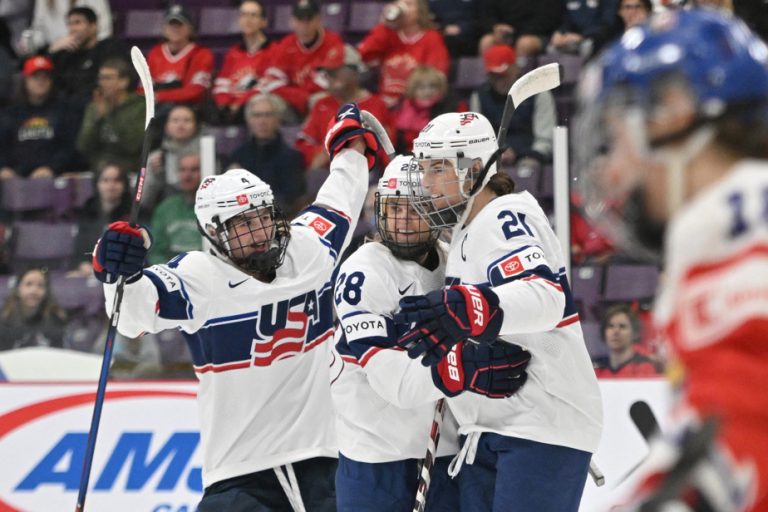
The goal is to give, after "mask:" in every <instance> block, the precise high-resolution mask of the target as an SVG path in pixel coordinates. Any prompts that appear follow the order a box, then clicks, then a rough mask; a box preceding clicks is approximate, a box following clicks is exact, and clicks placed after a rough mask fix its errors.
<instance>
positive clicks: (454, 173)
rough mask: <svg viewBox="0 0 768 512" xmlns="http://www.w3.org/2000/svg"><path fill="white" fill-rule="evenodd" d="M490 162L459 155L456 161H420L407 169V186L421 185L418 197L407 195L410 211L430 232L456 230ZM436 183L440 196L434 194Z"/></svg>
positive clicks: (451, 158)
mask: <svg viewBox="0 0 768 512" xmlns="http://www.w3.org/2000/svg"><path fill="white" fill-rule="evenodd" d="M492 162H493V160H492V159H491V160H489V162H483V160H482V159H481V158H467V157H465V156H464V155H463V153H461V152H459V153H457V155H456V157H434V158H419V159H418V165H416V166H412V167H410V168H409V169H408V183H409V184H412V183H421V184H422V185H421V186H422V189H423V190H422V193H421V194H418V193H416V191H415V190H414V191H409V192H410V194H409V195H410V196H411V204H412V205H413V208H414V209H415V210H416V211H417V212H418V213H419V215H421V217H422V218H423V219H424V220H425V221H427V223H428V224H429V225H430V227H432V228H433V229H442V228H451V227H453V226H455V225H456V223H457V222H458V221H459V219H460V218H461V216H462V214H463V213H464V210H465V209H466V207H467V203H468V202H469V199H470V197H471V195H472V193H473V192H474V191H475V190H476V187H475V185H476V182H477V181H478V180H479V179H480V178H481V176H483V175H484V174H485V173H483V172H482V171H483V170H484V169H485V168H486V164H487V163H492ZM449 173H450V175H449ZM436 180H439V186H440V193H439V194H436V193H434V192H433V190H434V189H435V182H436ZM409 186H411V185H409Z"/></svg>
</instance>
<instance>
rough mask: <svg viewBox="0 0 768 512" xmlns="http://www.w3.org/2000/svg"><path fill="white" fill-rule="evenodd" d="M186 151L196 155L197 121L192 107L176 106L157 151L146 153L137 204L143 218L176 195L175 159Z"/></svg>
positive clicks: (177, 172)
mask: <svg viewBox="0 0 768 512" xmlns="http://www.w3.org/2000/svg"><path fill="white" fill-rule="evenodd" d="M190 152H192V153H199V152H200V120H199V119H198V117H197V112H196V111H195V110H194V109H193V108H191V107H189V106H186V105H176V106H175V107H173V108H171V111H170V112H169V113H168V117H167V118H166V120H165V128H164V134H163V140H162V142H161V144H160V148H159V149H156V150H155V151H153V152H152V153H150V154H149V158H148V159H147V180H146V183H145V184H144V197H143V199H142V204H141V209H142V212H143V216H151V212H152V210H153V209H154V208H155V206H157V204H158V203H159V202H160V201H162V200H163V199H165V198H166V197H168V196H169V195H171V194H173V193H175V192H177V188H176V187H177V185H178V183H179V156H180V155H182V154H184V153H190Z"/></svg>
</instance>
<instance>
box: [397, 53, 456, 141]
mask: <svg viewBox="0 0 768 512" xmlns="http://www.w3.org/2000/svg"><path fill="white" fill-rule="evenodd" d="M466 111H467V104H466V103H465V102H464V101H459V100H457V99H456V98H455V97H454V96H453V94H452V93H451V91H450V89H449V88H448V80H447V79H446V77H445V75H444V74H443V73H441V72H440V71H438V70H437V69H435V68H433V67H432V66H424V65H422V66H417V67H416V69H414V70H413V72H412V73H411V76H410V77H408V82H407V84H406V88H405V98H404V99H403V102H402V103H401V104H400V107H398V109H397V111H395V151H396V152H397V153H398V154H408V153H412V152H413V139H415V138H416V136H417V135H418V134H419V132H420V131H421V129H422V128H424V127H425V126H427V123H429V120H430V119H434V118H435V117H437V116H438V115H440V114H445V113H446V112H466Z"/></svg>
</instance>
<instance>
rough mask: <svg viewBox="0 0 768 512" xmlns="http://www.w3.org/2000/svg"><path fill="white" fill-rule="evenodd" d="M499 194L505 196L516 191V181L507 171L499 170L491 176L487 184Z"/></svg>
mask: <svg viewBox="0 0 768 512" xmlns="http://www.w3.org/2000/svg"><path fill="white" fill-rule="evenodd" d="M486 187H488V188H489V189H490V190H491V191H492V192H493V193H494V194H496V195H497V196H505V195H507V194H511V193H512V192H514V191H515V181H514V180H513V179H512V177H511V176H510V175H509V174H507V173H505V172H501V171H499V172H497V173H496V174H494V175H493V176H491V178H490V180H488V184H487V185H486Z"/></svg>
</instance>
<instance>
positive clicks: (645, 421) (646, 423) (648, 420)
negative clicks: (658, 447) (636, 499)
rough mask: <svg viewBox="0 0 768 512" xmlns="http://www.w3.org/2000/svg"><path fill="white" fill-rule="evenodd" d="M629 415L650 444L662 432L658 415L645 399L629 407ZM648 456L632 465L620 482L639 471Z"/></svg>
mask: <svg viewBox="0 0 768 512" xmlns="http://www.w3.org/2000/svg"><path fill="white" fill-rule="evenodd" d="M629 417H630V418H632V423H634V424H635V427H636V428H637V431H638V432H640V435H641V436H643V439H645V442H646V443H648V445H650V444H651V438H652V437H653V436H655V435H656V434H658V433H659V432H661V430H660V429H659V422H658V421H657V420H656V415H655V414H653V411H652V410H651V407H650V406H649V405H648V402H646V401H644V400H638V401H637V402H635V403H633V404H632V405H631V406H630V407H629ZM646 457H647V456H646ZM646 457H643V459H642V460H641V461H640V462H638V463H637V464H635V465H634V466H632V469H630V470H629V471H627V474H626V475H624V477H622V478H621V479H620V480H619V483H622V482H623V481H625V480H626V479H627V478H629V476H630V475H631V474H632V473H634V472H635V471H637V468H639V467H640V465H641V464H642V463H643V462H645V459H646Z"/></svg>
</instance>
